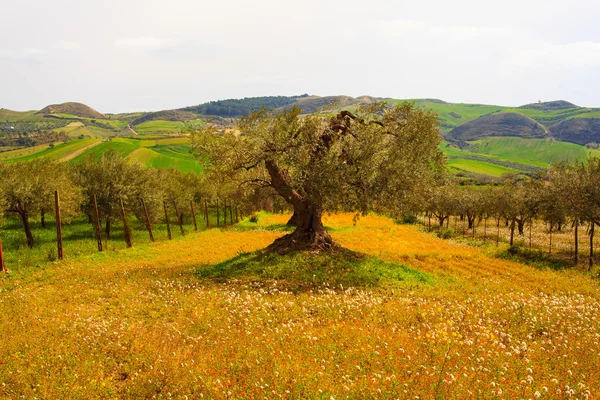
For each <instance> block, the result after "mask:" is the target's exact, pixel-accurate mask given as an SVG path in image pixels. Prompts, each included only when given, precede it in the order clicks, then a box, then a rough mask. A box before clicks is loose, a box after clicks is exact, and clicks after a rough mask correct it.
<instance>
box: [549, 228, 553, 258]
mask: <svg viewBox="0 0 600 400" xmlns="http://www.w3.org/2000/svg"><path fill="white" fill-rule="evenodd" d="M549 254H552V222H550V252H549Z"/></svg>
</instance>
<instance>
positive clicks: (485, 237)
mask: <svg viewBox="0 0 600 400" xmlns="http://www.w3.org/2000/svg"><path fill="white" fill-rule="evenodd" d="M486 241H487V217H486V218H485V219H484V220H483V243H484V244H485V243H486Z"/></svg>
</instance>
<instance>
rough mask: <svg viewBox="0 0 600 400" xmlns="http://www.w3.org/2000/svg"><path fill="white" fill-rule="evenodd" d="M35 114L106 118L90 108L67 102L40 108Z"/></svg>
mask: <svg viewBox="0 0 600 400" xmlns="http://www.w3.org/2000/svg"><path fill="white" fill-rule="evenodd" d="M36 114H42V115H44V116H51V115H57V114H67V115H73V116H76V117H83V118H97V119H104V118H106V116H105V115H104V114H102V113H99V112H98V111H96V110H94V109H93V108H91V107H90V106H87V105H85V104H82V103H75V102H68V103H62V104H51V105H49V106H46V107H44V108H42V109H41V110H40V111H38V112H37V113H36Z"/></svg>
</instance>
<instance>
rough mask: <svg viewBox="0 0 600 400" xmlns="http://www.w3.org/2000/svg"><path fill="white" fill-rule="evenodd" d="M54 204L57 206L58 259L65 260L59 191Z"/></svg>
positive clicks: (55, 193)
mask: <svg viewBox="0 0 600 400" xmlns="http://www.w3.org/2000/svg"><path fill="white" fill-rule="evenodd" d="M54 203H55V205H56V244H57V246H58V259H59V260H64V259H65V255H64V252H63V243H62V224H61V222H60V199H59V196H58V190H55V191H54Z"/></svg>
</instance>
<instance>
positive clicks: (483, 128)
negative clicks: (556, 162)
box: [446, 112, 548, 141]
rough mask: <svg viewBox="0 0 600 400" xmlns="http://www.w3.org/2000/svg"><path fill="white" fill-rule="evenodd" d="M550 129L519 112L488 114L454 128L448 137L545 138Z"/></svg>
mask: <svg viewBox="0 0 600 400" xmlns="http://www.w3.org/2000/svg"><path fill="white" fill-rule="evenodd" d="M547 135H548V130H547V129H546V128H545V127H544V126H543V125H541V124H540V123H538V122H536V121H535V120H533V119H531V118H529V117H527V116H526V115H521V114H517V113H509V112H507V113H504V112H502V113H498V114H492V115H486V116H483V117H480V118H477V119H475V120H473V121H469V122H467V123H465V124H462V125H460V126H458V127H456V128H454V129H453V130H452V131H450V133H448V135H446V137H447V138H448V139H449V140H458V141H468V140H476V139H481V138H483V137H487V136H518V137H522V138H530V139H531V138H543V137H545V136H547Z"/></svg>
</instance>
